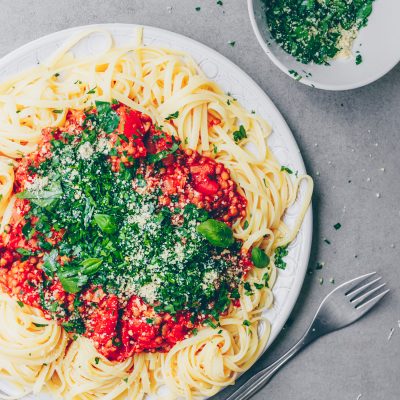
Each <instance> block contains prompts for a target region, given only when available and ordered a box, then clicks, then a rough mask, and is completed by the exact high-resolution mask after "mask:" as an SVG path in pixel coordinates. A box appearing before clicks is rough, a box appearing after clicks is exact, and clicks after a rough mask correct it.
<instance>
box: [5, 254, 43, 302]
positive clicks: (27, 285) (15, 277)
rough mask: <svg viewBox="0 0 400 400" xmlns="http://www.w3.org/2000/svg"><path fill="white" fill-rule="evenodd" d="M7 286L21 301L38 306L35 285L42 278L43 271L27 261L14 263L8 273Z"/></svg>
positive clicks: (38, 299) (37, 294) (38, 298)
mask: <svg viewBox="0 0 400 400" xmlns="http://www.w3.org/2000/svg"><path fill="white" fill-rule="evenodd" d="M7 278H8V282H7V287H8V288H9V289H10V291H11V293H13V294H15V295H16V296H17V297H18V299H20V300H21V301H22V302H23V303H25V304H28V305H30V306H32V307H36V308H40V297H39V293H38V291H37V289H36V286H37V285H38V284H39V283H40V282H42V280H43V272H42V271H41V270H38V269H36V268H35V266H34V265H32V264H31V263H29V261H23V262H21V263H14V264H13V266H12V267H11V269H10V270H9V274H8V277H7Z"/></svg>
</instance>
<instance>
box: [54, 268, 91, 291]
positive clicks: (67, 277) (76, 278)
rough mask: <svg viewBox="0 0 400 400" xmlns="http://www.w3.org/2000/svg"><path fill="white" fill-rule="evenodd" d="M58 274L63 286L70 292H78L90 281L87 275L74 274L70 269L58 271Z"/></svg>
mask: <svg viewBox="0 0 400 400" xmlns="http://www.w3.org/2000/svg"><path fill="white" fill-rule="evenodd" d="M57 275H58V279H60V282H61V285H62V287H63V288H64V290H65V291H66V292H68V293H78V292H79V291H80V290H81V288H82V286H84V285H85V284H86V283H87V281H88V277H87V276H86V275H78V274H76V275H74V274H71V272H70V271H63V270H62V271H58V273H57Z"/></svg>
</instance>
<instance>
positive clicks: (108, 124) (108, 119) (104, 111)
mask: <svg viewBox="0 0 400 400" xmlns="http://www.w3.org/2000/svg"><path fill="white" fill-rule="evenodd" d="M96 109H97V117H98V120H99V125H101V128H102V129H103V130H104V132H106V133H112V132H114V131H115V130H116V129H117V128H118V125H119V120H120V118H119V115H118V114H117V113H116V112H115V111H114V110H113V109H112V108H111V105H110V103H108V102H106V101H96Z"/></svg>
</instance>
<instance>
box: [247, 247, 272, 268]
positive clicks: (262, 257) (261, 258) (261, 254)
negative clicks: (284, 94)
mask: <svg viewBox="0 0 400 400" xmlns="http://www.w3.org/2000/svg"><path fill="white" fill-rule="evenodd" d="M251 261H253V264H254V265H255V266H256V267H257V268H266V267H268V265H269V262H270V259H269V257H268V256H267V255H266V254H265V251H263V250H261V249H260V248H259V247H253V249H252V250H251Z"/></svg>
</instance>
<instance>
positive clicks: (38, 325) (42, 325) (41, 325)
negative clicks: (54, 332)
mask: <svg viewBox="0 0 400 400" xmlns="http://www.w3.org/2000/svg"><path fill="white" fill-rule="evenodd" d="M32 323H33V325H35V326H36V328H44V327H45V326H49V324H38V323H36V322H32Z"/></svg>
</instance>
